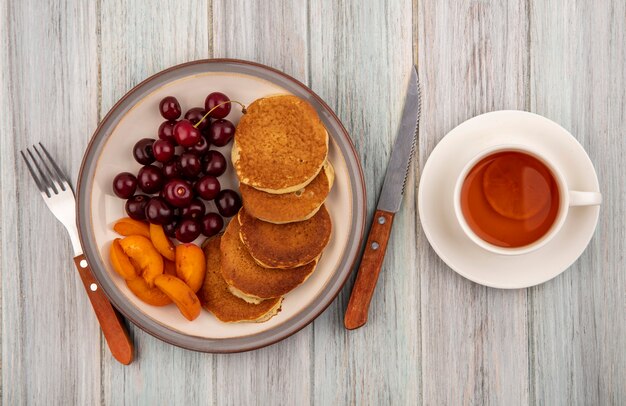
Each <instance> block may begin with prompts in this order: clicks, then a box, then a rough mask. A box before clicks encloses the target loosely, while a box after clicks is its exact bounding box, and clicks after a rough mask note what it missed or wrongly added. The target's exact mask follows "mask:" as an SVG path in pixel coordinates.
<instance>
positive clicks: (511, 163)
mask: <svg viewBox="0 0 626 406" xmlns="http://www.w3.org/2000/svg"><path fill="white" fill-rule="evenodd" d="M530 160H535V159H534V158H532V157H528V159H526V157H525V156H524V157H518V156H515V155H513V156H504V155H503V156H501V157H498V158H496V159H494V160H493V162H492V163H491V164H490V165H489V166H488V167H487V169H486V170H485V174H484V177H483V191H484V194H485V197H486V198H487V201H488V202H489V204H490V205H491V207H492V208H493V209H494V210H495V211H496V212H497V213H499V214H500V215H502V216H504V217H507V218H510V219H515V220H526V219H528V218H531V217H533V216H535V215H536V214H538V213H539V212H540V211H541V210H542V209H543V208H544V207H545V206H546V205H547V204H548V203H549V202H550V196H551V192H550V180H551V176H550V174H549V173H548V172H547V170H543V169H544V168H542V165H541V163H540V162H538V161H537V162H536V163H535V162H532V161H530ZM544 172H545V173H544Z"/></svg>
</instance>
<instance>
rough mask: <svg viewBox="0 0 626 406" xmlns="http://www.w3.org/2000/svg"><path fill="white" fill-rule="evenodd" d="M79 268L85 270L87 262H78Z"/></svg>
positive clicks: (82, 260)
mask: <svg viewBox="0 0 626 406" xmlns="http://www.w3.org/2000/svg"><path fill="white" fill-rule="evenodd" d="M80 267H81V268H87V261H85V260H84V259H81V260H80Z"/></svg>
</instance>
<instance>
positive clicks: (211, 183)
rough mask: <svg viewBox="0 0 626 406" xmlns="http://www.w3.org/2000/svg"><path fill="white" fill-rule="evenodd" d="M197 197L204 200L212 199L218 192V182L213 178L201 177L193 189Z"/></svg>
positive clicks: (219, 188) (209, 176)
mask: <svg viewBox="0 0 626 406" xmlns="http://www.w3.org/2000/svg"><path fill="white" fill-rule="evenodd" d="M193 190H194V191H195V192H196V194H197V195H198V196H200V197H201V198H203V199H204V200H211V199H214V198H215V196H217V194H218V193H219V192H220V190H221V186H220V181H219V180H217V178H216V177H215V176H211V175H206V176H203V177H201V178H200V179H199V180H198V181H197V182H196V184H195V185H194V187H193Z"/></svg>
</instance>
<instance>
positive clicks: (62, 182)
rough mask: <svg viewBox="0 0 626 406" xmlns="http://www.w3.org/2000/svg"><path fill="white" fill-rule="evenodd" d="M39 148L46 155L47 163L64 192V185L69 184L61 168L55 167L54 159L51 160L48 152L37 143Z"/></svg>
mask: <svg viewBox="0 0 626 406" xmlns="http://www.w3.org/2000/svg"><path fill="white" fill-rule="evenodd" d="M39 147H40V148H41V150H42V151H43V152H44V154H46V156H47V157H48V162H50V164H51V165H52V167H53V168H54V170H55V172H56V174H57V178H58V179H59V180H60V182H59V184H60V185H61V188H62V189H63V191H65V185H68V186H69V182H68V181H67V178H66V177H65V175H63V171H62V170H61V168H59V165H57V163H56V162H55V161H54V159H52V156H51V155H50V153H49V152H48V150H47V149H46V148H45V147H44V146H43V144H42V143H41V142H40V143H39Z"/></svg>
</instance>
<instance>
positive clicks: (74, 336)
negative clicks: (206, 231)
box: [0, 0, 626, 405]
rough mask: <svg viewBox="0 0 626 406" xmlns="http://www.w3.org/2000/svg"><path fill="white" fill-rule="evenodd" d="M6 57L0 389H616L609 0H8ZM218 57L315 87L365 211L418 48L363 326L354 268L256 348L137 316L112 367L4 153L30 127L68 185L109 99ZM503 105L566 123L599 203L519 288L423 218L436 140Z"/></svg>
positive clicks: (64, 255)
mask: <svg viewBox="0 0 626 406" xmlns="http://www.w3.org/2000/svg"><path fill="white" fill-rule="evenodd" d="M0 52H1V54H0V85H1V87H0V152H1V153H0V189H1V192H0V219H1V220H0V221H1V222H0V230H1V231H0V235H1V245H0V260H1V262H0V263H1V267H2V314H1V317H2V359H1V373H2V387H1V391H2V403H3V404H6V405H16V404H21V403H30V404H61V405H69V404H77V405H97V404H107V405H108V404H113V405H118V404H130V405H135V404H145V405H156V404H163V405H173V404H185V405H192V404H219V405H221V404H229V405H247V404H286V405H302V404H320V405H340V404H358V405H361V404H371V405H386V404H427V405H458V404H494V405H525V404H539V405H543V404H546V405H573V404H580V405H618V404H626V388H625V386H626V274H625V271H626V258H625V253H626V210H625V206H626V203H625V202H626V135H625V132H626V98H625V96H624V94H625V90H626V64H625V61H626V6H625V2H624V1H623V0H596V1H590V0H492V1H488V0H413V1H411V0H394V1H392V0H389V1H375V0H368V1H364V0H349V1H348V0H345V1H344V0H342V1H336V0H307V1H303V0H285V1H261V0H258V1H243V0H242V1H228V0H223V1H221V0H208V1H201V2H190V1H177V0H168V1H156V0H155V1H152V2H143V1H141V2H140V1H130V0H128V1H122V0H94V1H91V0H90V1H85V0H68V1H59V0H50V1H44V0H39V1H38V0H1V1H0ZM211 57H235V58H243V59H250V60H254V61H258V62H261V63H265V64H268V65H270V66H273V67H276V68H278V69H282V70H284V71H285V72H287V73H288V74H291V75H293V76H294V77H296V78H298V79H299V80H301V81H303V82H304V83H306V84H308V85H309V86H310V87H311V88H313V90H314V91H316V92H317V93H318V94H319V95H321V96H322V97H323V98H324V99H325V100H326V101H327V102H328V103H329V104H330V106H331V107H333V108H334V109H335V111H336V112H337V114H338V115H339V117H340V118H341V119H342V121H343V122H344V124H345V125H346V127H347V129H348V131H349V132H350V133H351V134H352V138H353V140H354V143H355V145H356V147H357V150H358V152H359V154H360V156H361V159H362V163H363V169H364V171H365V176H366V179H367V187H368V193H369V196H368V204H369V209H370V212H371V211H372V208H373V205H374V203H375V197H376V194H377V192H378V188H379V187H380V185H381V182H382V178H383V176H384V169H385V167H386V163H387V159H388V157H389V150H390V145H391V141H392V139H393V137H394V136H395V130H396V126H397V123H398V120H399V116H400V111H401V107H402V101H403V93H404V84H405V79H406V75H407V74H408V71H409V69H410V66H411V65H412V64H414V63H415V64H417V65H418V67H419V72H420V75H421V79H422V85H423V116H422V127H421V131H420V141H419V156H418V158H419V159H418V160H417V163H416V164H415V165H414V171H413V174H412V176H411V178H410V180H409V185H410V186H409V187H408V188H407V194H406V195H405V200H404V205H403V208H402V212H401V213H400V214H399V216H398V217H397V221H396V226H395V228H394V230H393V235H392V239H391V243H390V247H391V249H390V251H389V252H388V255H387V258H386V261H385V266H384V270H383V272H382V277H381V280H380V283H379V286H378V288H377V292H376V296H375V298H374V300H373V304H372V309H371V310H372V311H371V316H370V321H369V323H368V324H367V326H366V327H365V328H362V329H360V330H358V331H355V332H347V331H346V330H344V329H343V327H342V318H343V312H344V309H345V307H346V304H347V299H348V294H349V291H350V286H351V285H352V283H351V282H350V283H349V284H348V285H347V286H346V288H345V289H344V290H343V292H342V293H341V294H340V296H339V297H338V299H337V300H336V301H335V302H334V303H333V304H332V305H331V306H330V308H329V309H328V310H327V311H326V312H325V313H324V314H322V315H321V316H320V317H319V318H318V319H317V320H316V321H315V322H314V323H313V324H312V325H310V326H308V327H307V328H305V329H304V330H302V331H301V332H299V333H298V334H296V335H295V336H293V337H290V338H288V339H287V340H285V341H283V342H281V343H278V344H276V345H274V346H272V347H269V348H265V349H261V350H258V351H254V352H250V353H244V354H237V355H215V356H214V355H210V354H199V353H194V352H190V351H186V350H182V349H179V348H176V347H173V346H170V345H168V344H165V343H162V342H160V341H158V340H156V339H154V338H152V337H151V336H149V335H148V334H146V333H144V332H142V331H141V330H139V329H137V328H132V327H131V331H132V336H133V339H134V341H135V343H136V347H137V352H138V354H139V357H138V359H137V360H136V362H135V363H133V364H132V365H131V366H128V367H124V366H121V365H120V364H118V363H116V362H115V361H114V360H113V359H112V357H111V356H110V354H109V352H108V350H107V348H106V344H105V343H104V342H103V340H102V337H101V335H100V332H99V329H98V325H97V323H96V321H95V317H94V315H93V313H92V311H91V308H90V307H89V304H88V300H87V298H86V295H85V294H84V292H83V287H82V285H81V283H80V281H79V278H78V277H77V275H76V272H75V271H74V268H73V265H72V262H71V250H70V245H69V241H68V239H67V237H66V234H65V230H64V229H63V228H62V226H61V224H59V223H57V222H56V220H55V219H54V218H53V216H52V215H51V214H50V213H49V212H48V211H47V209H46V207H45V206H44V203H43V201H42V200H41V198H40V197H39V195H38V192H37V191H36V189H35V187H34V184H33V183H32V181H31V180H30V179H28V174H27V172H26V169H25V167H24V165H23V164H22V163H21V162H20V160H19V159H18V157H19V150H20V149H22V148H24V147H26V146H27V145H29V144H32V143H34V142H37V141H43V142H44V143H45V144H46V145H47V147H48V148H49V149H50V150H51V152H52V153H53V155H55V156H57V157H59V158H60V159H61V160H62V161H61V167H62V168H63V169H65V170H66V171H67V172H69V173H70V174H71V175H72V178H73V179H74V180H75V179H76V176H77V173H78V169H79V165H80V161H81V157H82V154H83V151H84V148H85V147H86V144H87V141H88V139H89V137H90V135H91V133H92V132H93V131H94V129H95V128H96V125H97V123H98V120H99V119H100V118H101V117H103V116H104V114H105V113H106V112H107V110H108V109H109V108H110V106H112V105H113V103H114V102H115V101H116V100H117V99H118V98H119V97H121V96H122V95H123V94H124V93H125V92H126V91H127V90H129V89H130V88H131V87H132V86H133V85H135V84H137V83H138V82H139V81H141V80H143V79H144V78H146V77H148V76H149V75H152V74H154V73H156V72H158V71H160V70H162V69H164V68H167V67H169V66H171V65H174V64H177V63H181V62H185V61H189V60H194V59H199V58H211ZM498 109H522V110H530V111H533V112H536V113H539V114H542V115H545V116H547V117H548V118H550V119H552V120H555V121H557V122H558V123H560V124H561V125H563V126H564V127H565V128H567V129H568V130H570V131H571V132H572V133H573V134H574V136H575V137H577V138H578V140H579V141H580V142H581V143H582V145H583V146H584V147H585V149H586V150H587V151H588V152H589V155H590V156H591V159H592V160H593V162H594V163H595V165H596V168H597V171H598V176H599V179H600V185H601V189H602V192H603V193H604V197H605V203H604V204H603V207H602V210H601V214H600V221H599V224H598V229H597V231H596V234H595V237H594V238H593V240H592V242H591V244H590V246H589V247H588V249H587V250H586V251H585V253H584V254H583V255H582V257H581V258H580V259H579V260H578V261H577V262H576V263H575V264H574V265H573V266H572V267H571V268H570V269H569V270H568V271H566V272H565V273H563V274H562V275H560V276H559V277H557V278H555V279H554V280H552V281H550V282H548V283H545V284H543V285H541V286H537V287H534V288H531V289H525V290H516V291H502V290H495V289H490V288H486V287H482V286H479V285H476V284H474V283H472V282H469V281H467V280H465V279H463V278H462V277H460V276H458V275H457V274H456V273H454V272H452V271H451V270H450V269H448V268H447V267H446V266H445V264H444V263H443V262H442V261H441V260H440V259H439V258H438V257H437V256H436V255H435V253H434V252H433V251H432V249H431V248H430V247H429V245H428V242H427V241H426V239H425V237H424V234H423V232H422V231H421V227H420V223H419V219H418V216H417V214H416V190H417V187H418V185H417V175H418V173H419V168H420V167H422V166H423V165H424V163H425V161H426V158H427V157H428V155H429V153H430V152H431V151H432V149H433V147H434V146H435V145H436V144H437V142H438V141H439V140H440V139H441V138H442V137H443V136H444V135H445V134H446V132H447V131H449V130H450V129H452V128H453V127H454V126H456V125H457V124H459V123H460V122H462V121H464V120H465V119H467V118H470V117H472V116H474V115H476V114H480V113H484V112H487V111H491V110H498ZM351 281H352V279H351Z"/></svg>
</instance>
